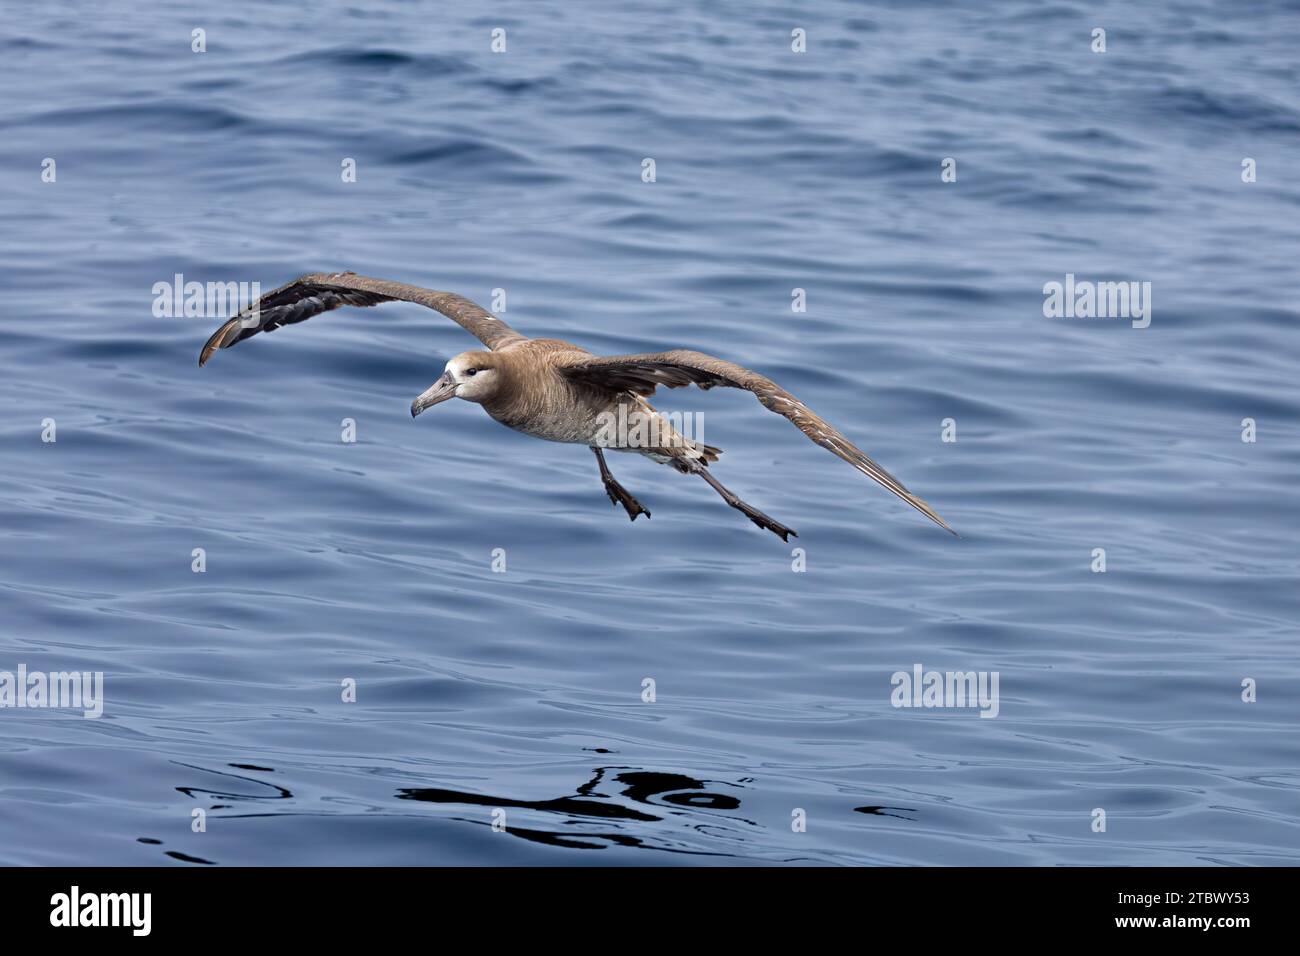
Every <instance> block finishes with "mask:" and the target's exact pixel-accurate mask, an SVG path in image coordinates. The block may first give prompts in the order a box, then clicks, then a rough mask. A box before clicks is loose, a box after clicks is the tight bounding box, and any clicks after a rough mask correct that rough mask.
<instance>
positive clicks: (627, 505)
mask: <svg viewBox="0 0 1300 956" xmlns="http://www.w3.org/2000/svg"><path fill="white" fill-rule="evenodd" d="M590 447H591V450H592V451H593V452H595V453H596V461H598V462H600V480H601V481H603V482H604V483H605V494H607V495H609V500H610V501H612V502H613V503H614V504H616V505H622V506H623V508H624V510H626V511H627V516H628V518H629V519H630V520H632V521H635V520H636V516H637V515H645V516H646V517H647V518H649V517H650V512H649V511H647V510H646V509H645V508H643V507H642V506H641V502H639V501H637V500H636V499H635V498H633V497H632V493H631V492H630V491H628V490H627V489H626V488H624V487H623V486H622V485H620V484H619V483H618V482H617V481H615V480H614V476H613V475H612V474H610V471H609V466H608V465H607V464H605V453H604V452H603V451H601V450H600V449H599V448H597V447H596V446H595V445H592V446H590Z"/></svg>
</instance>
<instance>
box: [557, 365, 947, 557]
mask: <svg viewBox="0 0 1300 956" xmlns="http://www.w3.org/2000/svg"><path fill="white" fill-rule="evenodd" d="M563 372H564V374H565V375H566V376H568V378H569V379H570V380H572V381H575V382H581V383H584V384H588V385H594V386H597V387H601V388H612V389H617V390H626V391H629V392H633V393H635V394H637V395H650V394H652V393H653V392H654V390H655V389H656V388H657V387H658V386H660V385H663V386H666V387H668V388H681V387H682V386H684V385H692V384H694V385H698V386H699V387H700V388H713V387H715V386H719V385H721V386H725V387H727V388H743V389H746V390H747V391H750V392H753V393H754V395H755V397H757V398H758V400H759V401H760V402H762V403H763V405H764V406H766V407H767V408H769V409H770V410H772V411H774V412H776V413H777V414H778V415H784V416H785V417H786V418H788V419H790V421H792V422H793V423H794V424H795V426H796V427H797V428H798V429H799V430H800V431H801V432H803V433H804V434H805V435H807V436H808V437H809V438H811V439H812V440H813V441H815V442H816V443H817V444H819V445H821V446H822V447H823V448H827V449H829V450H830V451H832V452H834V453H835V454H836V455H838V456H839V457H841V458H843V459H844V460H845V461H847V462H848V463H849V464H850V465H852V466H853V467H854V468H856V469H857V470H858V471H860V472H862V473H863V474H864V475H866V476H867V477H868V478H870V479H872V480H873V481H875V482H877V483H879V484H881V485H883V486H884V487H885V488H887V489H889V490H890V491H892V492H893V493H894V494H896V495H897V496H898V497H900V498H902V499H903V500H904V501H906V502H907V503H908V504H909V505H911V506H912V507H913V508H915V509H916V510H917V511H919V512H921V514H923V515H925V516H926V517H927V518H929V519H930V520H931V521H933V522H934V523H935V524H937V525H939V526H940V527H941V528H946V529H947V530H948V531H952V533H953V534H956V533H957V532H956V531H953V530H952V528H950V527H949V526H948V522H946V521H944V520H943V519H942V518H940V517H939V516H938V515H937V514H935V512H934V509H932V508H931V507H930V506H929V505H928V504H926V503H925V502H924V501H922V500H921V499H920V498H918V497H917V496H916V495H914V494H912V493H911V492H910V491H908V490H907V489H906V488H905V487H903V483H902V482H901V481H899V480H898V479H897V478H895V477H894V476H893V475H891V474H890V473H889V472H887V471H885V469H883V468H881V467H880V466H879V465H877V464H876V463H875V462H874V461H872V460H871V459H870V458H868V457H867V456H866V455H865V454H864V453H863V452H862V450H861V449H859V448H858V447H857V446H856V445H854V444H853V442H851V441H849V440H848V438H847V437H845V435H844V433H843V432H841V431H840V430H839V429H837V428H836V427H835V426H834V425H832V424H831V423H830V422H828V421H826V419H824V418H822V417H821V416H820V415H818V414H817V413H816V412H814V411H813V410H812V409H810V408H809V407H808V406H807V405H805V404H804V403H803V402H801V401H799V399H797V398H795V397H794V396H793V395H791V394H790V393H789V392H787V391H786V390H785V389H783V388H781V386H779V385H777V384H776V383H775V382H773V381H772V380H771V379H769V378H764V377H763V376H762V375H759V374H758V373H757V372H751V371H750V370H749V369H747V368H744V367H742V366H740V365H736V364H734V363H732V362H727V361H725V360H723V359H720V358H715V357H714V356H712V355H705V354H704V353H703V352H691V351H688V350H686V349H675V350H673V351H671V352H659V353H655V354H650V355H610V356H598V355H591V356H581V357H578V358H575V359H574V360H573V361H571V362H567V363H566V364H565V366H564V368H563Z"/></svg>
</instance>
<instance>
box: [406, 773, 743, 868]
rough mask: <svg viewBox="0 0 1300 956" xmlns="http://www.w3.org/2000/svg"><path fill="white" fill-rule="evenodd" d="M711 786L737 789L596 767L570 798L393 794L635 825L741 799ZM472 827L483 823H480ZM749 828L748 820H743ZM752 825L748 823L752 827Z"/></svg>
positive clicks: (555, 836) (562, 837)
mask: <svg viewBox="0 0 1300 956" xmlns="http://www.w3.org/2000/svg"><path fill="white" fill-rule="evenodd" d="M712 786H733V787H735V788H736V789H739V787H738V785H728V784H717V783H715V782H713V781H704V780H698V779H696V778H694V777H688V776H686V775H685V774H679V773H663V772H656V771H648V770H631V769H628V768H620V767H597V768H595V770H593V771H592V776H591V779H590V780H588V781H586V782H585V783H582V784H580V785H579V786H578V787H577V788H576V790H575V791H574V795H573V796H561V797H553V798H551V799H545V800H522V799H517V798H511V797H494V796H490V795H486V794H481V793H469V792H466V791H461V790H447V789H441V788H437V787H419V788H405V789H402V790H399V791H398V798H399V799H401V800H420V801H423V802H426V803H447V804H462V805H466V806H478V807H512V808H516V809H521V810H536V811H541V812H543V813H554V814H558V815H560V816H563V817H567V818H568V819H566V820H564V821H563V822H564V823H581V822H583V821H584V820H585V819H602V820H635V821H641V822H654V821H658V820H662V819H663V818H664V816H665V815H666V814H674V813H680V812H681V811H677V810H674V809H673V808H674V807H685V808H689V809H691V810H719V811H728V810H736V809H738V808H739V807H740V799H739V798H738V797H736V796H734V795H732V794H729V793H718V792H714V791H712V790H710V789H707V788H709V787H712ZM629 802H631V803H635V804H638V805H640V806H652V807H659V806H661V805H663V808H662V812H661V813H651V812H649V811H647V810H644V809H639V808H638V807H633V806H628V803H629ZM472 822H478V823H482V822H484V821H482V820H475V821H472ZM743 822H747V823H749V822H750V821H743ZM751 825H752V823H751ZM505 830H506V832H508V833H512V834H514V835H515V836H517V837H520V838H521V839H525V840H531V841H533V842H536V843H547V844H552V845H554V846H564V847H570V848H573V849H601V848H603V847H605V846H607V845H609V844H611V843H612V844H617V845H619V846H646V845H647V841H646V840H643V839H642V838H641V837H637V836H634V835H631V834H626V833H607V832H601V833H596V832H590V831H586V830H584V831H581V832H577V833H575V832H572V831H561V830H540V829H535V828H528V827H518V826H514V825H513V824H507V825H506V827H505ZM655 848H656V849H667V850H673V851H675V852H698V851H686V850H681V849H677V848H673V847H669V846H657V847H655Z"/></svg>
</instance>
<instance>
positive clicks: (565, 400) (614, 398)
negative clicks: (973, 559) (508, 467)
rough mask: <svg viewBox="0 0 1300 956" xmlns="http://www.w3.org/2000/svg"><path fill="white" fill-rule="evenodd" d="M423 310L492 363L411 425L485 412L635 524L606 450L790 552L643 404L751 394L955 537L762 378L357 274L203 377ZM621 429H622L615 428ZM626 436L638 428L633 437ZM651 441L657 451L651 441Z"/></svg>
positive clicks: (206, 355)
mask: <svg viewBox="0 0 1300 956" xmlns="http://www.w3.org/2000/svg"><path fill="white" fill-rule="evenodd" d="M394 301H402V302H416V303H419V304H420V305H423V306H426V307H428V308H430V309H433V310H434V311H436V312H441V313H442V314H443V315H445V316H447V318H449V319H451V320H452V321H453V322H455V323H456V324H457V325H459V326H460V327H461V328H463V329H465V330H466V331H467V332H469V333H470V334H471V335H473V336H475V337H476V338H477V339H478V340H479V341H481V342H482V343H483V344H484V345H486V346H487V348H488V350H489V351H486V352H479V351H476V352H462V353H461V354H460V355H457V356H456V357H455V358H453V359H452V360H451V361H449V362H448V363H447V365H446V368H445V370H444V371H443V374H442V377H441V378H439V379H438V380H437V381H436V382H434V383H433V385H431V386H430V387H429V388H428V389H427V390H425V391H424V392H423V393H422V394H421V395H420V396H419V397H417V398H416V399H415V401H414V402H412V403H411V416H412V417H414V416H416V415H419V414H420V413H421V412H423V411H424V410H425V409H427V408H430V407H432V406H434V405H437V404H438V403H439V402H445V401H446V400H447V399H449V398H462V399H464V400H466V401H469V402H475V403H477V404H479V405H482V406H483V410H484V411H486V412H487V413H488V414H489V415H490V416H492V417H493V418H494V419H496V420H497V421H499V422H500V423H501V424H503V425H506V426H507V427H509V428H513V429H515V430H516V431H520V432H523V433H524V434H526V435H533V436H534V437H537V438H544V439H546V440H547V441H555V442H567V443H571V444H579V445H586V446H588V447H589V448H590V449H591V450H592V452H593V453H594V454H595V456H596V461H597V462H598V463H599V465H600V478H601V481H602V482H604V485H605V491H606V493H607V494H608V495H609V498H610V501H612V502H613V503H614V504H615V505H620V504H621V505H622V506H623V508H624V509H625V510H626V511H627V514H628V517H629V518H631V520H633V521H635V520H636V518H637V515H642V514H643V515H645V516H646V517H647V518H649V517H650V512H649V511H647V510H646V509H645V508H644V507H643V506H642V505H641V503H640V502H639V501H637V500H636V498H634V497H633V496H632V495H631V493H630V492H628V490H627V489H626V488H624V487H623V486H622V485H621V484H619V483H618V482H617V481H616V480H615V479H614V476H613V475H612V474H611V473H610V470H609V466H608V465H607V464H606V462H605V455H604V451H603V449H604V448H609V449H611V450H614V451H625V452H636V453H638V454H641V455H645V456H646V457H648V458H650V459H652V460H654V461H656V462H658V463H660V464H666V465H671V466H672V467H673V468H675V469H676V470H677V471H679V472H681V473H682V474H686V475H699V476H700V477H701V478H703V479H704V480H705V481H706V482H708V483H709V485H710V486H711V487H712V488H713V490H714V491H716V492H717V493H718V494H719V495H721V496H722V499H723V500H724V501H726V503H727V504H729V505H730V506H731V507H733V508H735V509H736V510H737V511H740V512H742V513H743V514H744V515H745V516H746V517H748V518H749V519H750V520H751V521H753V522H754V524H756V525H758V526H759V527H760V528H766V529H767V530H769V531H772V532H774V533H775V534H777V535H780V537H781V540H782V541H788V540H789V535H792V534H794V533H795V532H794V531H793V530H791V529H790V528H787V527H786V526H785V525H783V524H781V523H780V522H779V521H775V520H773V519H772V518H769V517H768V516H767V515H765V514H763V512H761V511H759V510H758V509H757V508H754V507H751V506H750V505H748V504H746V503H745V502H743V501H741V500H740V498H738V497H737V496H736V495H735V494H734V493H733V492H731V491H730V490H729V489H727V488H725V487H724V486H723V485H722V484H721V483H720V482H719V481H718V480H717V479H716V478H714V477H713V474H712V472H710V471H709V463H710V462H713V461H716V460H717V458H718V455H720V454H721V453H722V452H721V449H718V448H714V447H713V446H711V445H704V444H701V443H699V442H696V441H693V440H691V439H689V438H686V437H685V436H683V435H681V434H680V433H679V432H678V431H677V430H676V429H675V428H673V426H672V424H671V423H670V422H669V421H668V420H667V419H666V418H664V416H662V415H661V414H660V413H659V412H658V411H656V410H655V408H654V407H653V406H652V405H651V404H650V403H649V402H647V401H646V396H648V395H651V394H653V393H654V391H655V389H656V388H658V387H659V386H660V385H663V386H666V387H667V388H681V387H682V386H685V385H698V386H699V387H700V388H702V389H709V388H713V387H715V386H724V387H727V388H743V389H746V390H747V391H750V392H753V393H754V396H755V397H756V398H757V399H758V400H759V401H760V402H762V403H763V405H764V406H766V407H767V408H768V409H770V410H771V411H774V412H776V413H777V414H778V415H784V416H785V417H786V418H788V419H789V420H790V421H791V422H793V423H794V424H795V426H796V427H797V428H798V429H799V430H800V431H801V432H803V433H804V434H805V435H807V436H808V437H809V438H811V439H812V440H813V441H815V442H816V443H817V444H819V445H821V446H822V447H823V448H827V449H830V451H832V452H834V453H835V454H836V455H838V456H839V457H840V458H843V459H844V460H845V461H847V462H848V463H849V464H850V465H852V466H853V467H854V468H856V469H857V470H858V471H860V472H862V473H863V474H864V475H866V476H867V477H868V478H870V479H872V480H873V481H875V482H877V483H878V484H880V485H883V486H884V487H885V488H887V489H888V490H889V491H891V492H893V493H894V494H895V495H897V496H898V497H899V498H902V499H903V500H904V501H906V502H907V503H908V504H909V505H911V506H912V507H913V508H915V509H916V510H917V511H919V512H921V514H923V515H925V516H926V517H927V518H929V519H930V520H931V521H933V522H934V523H935V524H937V525H939V526H940V527H941V528H945V529H947V530H948V531H952V533H953V534H956V533H957V532H955V531H953V529H952V528H950V527H949V526H948V523H947V522H946V521H944V520H943V519H942V518H940V517H939V516H938V515H937V514H936V513H935V512H934V510H933V509H932V508H931V507H930V506H929V505H928V504H926V503H925V502H924V501H922V500H921V499H920V498H918V497H917V496H916V495H914V494H912V493H911V492H910V491H908V490H907V489H906V488H904V487H903V484H902V482H900V481H899V480H898V479H897V478H895V477H894V476H893V475H891V474H890V473H889V472H887V471H885V469H883V468H881V467H880V466H879V465H877V464H876V463H875V462H874V461H872V460H871V459H870V458H868V457H867V456H866V455H865V454H863V453H862V451H860V450H859V449H858V448H857V447H856V446H855V445H854V444H853V443H852V442H851V441H849V440H848V438H846V437H845V436H844V434H843V433H842V432H840V431H839V429H837V428H835V427H834V426H833V425H831V424H830V423H829V422H828V421H826V420H825V419H824V418H822V417H821V416H819V415H817V414H816V413H815V412H813V411H812V410H811V409H810V408H808V406H807V405H805V404H804V403H803V402H801V401H800V400H799V399H797V398H795V397H794V396H793V395H791V394H790V393H789V392H787V391H786V390H785V389H783V388H781V387H780V386H779V385H777V384H776V383H775V382H773V381H772V380H771V379H768V378H764V377H763V376H762V375H759V374H758V373H757V372H751V371H750V370H749V369H747V368H743V367H741V366H739V365H734V364H732V363H731V362H728V361H725V360H723V359H720V358H715V357H713V356H712V355H705V354H704V353H703V352H692V351H690V350H687V349H673V350H672V351H669V352H655V353H648V354H644V355H608V356H604V355H593V354H592V353H590V352H588V351H587V350H586V349H584V348H580V347H579V346H577V345H572V344H570V343H569V342H562V341H560V340H559V339H530V338H527V337H525V336H523V335H520V334H519V333H518V332H516V331H515V330H514V329H512V328H510V326H508V325H506V323H504V322H502V321H501V320H500V319H498V318H497V317H496V316H495V315H493V314H492V313H490V312H488V311H487V310H486V309H483V308H481V307H479V306H477V305H475V304H474V303H473V302H471V301H470V300H469V299H466V298H464V297H462V296H459V295H456V294H455V293H452V292H435V291H434V290H432V289H424V288H421V287H420V286H414V285H407V284H406V283H403V282H391V281H388V280H386V279H371V278H368V277H366V276H359V275H357V274H356V273H355V272H335V273H316V274H313V275H307V276H303V277H302V278H300V279H295V280H293V281H292V282H290V283H288V284H287V285H284V286H281V287H280V288H278V289H276V290H275V291H274V292H269V293H267V294H266V295H264V296H262V297H261V298H260V299H258V300H257V302H255V303H253V304H252V305H251V306H249V307H248V308H246V309H243V310H241V311H240V312H239V313H237V314H236V315H234V316H232V317H231V318H230V319H229V320H227V321H226V323H225V324H224V325H222V326H221V328H219V329H217V331H216V332H214V333H213V334H212V337H211V338H209V339H208V341H207V343H206V344H205V345H204V346H203V351H202V352H201V353H200V354H199V365H200V366H203V365H205V364H207V361H208V359H210V358H211V357H212V355H213V353H214V352H216V351H217V349H226V348H230V347H231V346H232V345H235V344H237V343H239V342H242V341H244V339H246V338H249V337H250V336H254V335H256V334H257V333H259V332H270V331H273V330H274V329H278V328H279V327H280V326H282V325H291V324H293V323H295V322H302V321H304V320H305V319H310V318H311V317H312V316H314V315H319V314H320V313H322V312H328V311H330V310H332V309H337V308H340V307H342V306H348V305H351V306H373V305H378V304H379V303H381V302H394ZM612 426H616V427H612ZM629 426H630V428H629ZM647 436H649V439H648V440H647Z"/></svg>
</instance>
